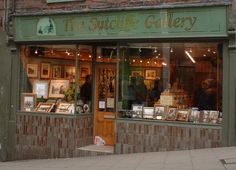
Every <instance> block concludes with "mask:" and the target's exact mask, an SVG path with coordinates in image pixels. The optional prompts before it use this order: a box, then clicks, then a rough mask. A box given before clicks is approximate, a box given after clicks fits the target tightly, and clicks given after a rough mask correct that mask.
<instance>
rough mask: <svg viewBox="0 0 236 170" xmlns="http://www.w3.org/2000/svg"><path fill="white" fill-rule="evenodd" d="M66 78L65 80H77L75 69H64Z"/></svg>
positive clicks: (66, 67)
mask: <svg viewBox="0 0 236 170" xmlns="http://www.w3.org/2000/svg"><path fill="white" fill-rule="evenodd" d="M64 78H65V79H75V67H74V66H65V67H64Z"/></svg>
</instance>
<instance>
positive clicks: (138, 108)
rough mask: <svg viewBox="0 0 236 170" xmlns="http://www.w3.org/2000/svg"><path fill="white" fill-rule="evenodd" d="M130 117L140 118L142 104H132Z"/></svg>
mask: <svg viewBox="0 0 236 170" xmlns="http://www.w3.org/2000/svg"><path fill="white" fill-rule="evenodd" d="M132 111H133V112H132V113H133V115H132V117H136V118H142V117H143V105H142V104H132Z"/></svg>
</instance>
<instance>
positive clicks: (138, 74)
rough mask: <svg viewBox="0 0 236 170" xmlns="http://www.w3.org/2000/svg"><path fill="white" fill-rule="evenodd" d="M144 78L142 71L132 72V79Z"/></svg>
mask: <svg viewBox="0 0 236 170" xmlns="http://www.w3.org/2000/svg"><path fill="white" fill-rule="evenodd" d="M138 76H143V72H142V71H141V70H133V71H131V77H138Z"/></svg>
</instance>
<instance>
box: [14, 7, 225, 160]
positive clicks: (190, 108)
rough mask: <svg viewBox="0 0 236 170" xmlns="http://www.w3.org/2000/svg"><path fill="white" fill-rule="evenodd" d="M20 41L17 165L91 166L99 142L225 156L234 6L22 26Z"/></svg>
mask: <svg viewBox="0 0 236 170" xmlns="http://www.w3.org/2000/svg"><path fill="white" fill-rule="evenodd" d="M98 14H99V15H98ZM15 33H16V35H15V36H16V39H15V42H16V43H17V44H18V46H19V58H20V62H19V66H18V70H19V71H18V73H19V74H18V78H19V84H17V86H18V85H19V86H18V88H19V93H18V94H19V96H17V97H18V98H19V99H20V100H19V101H20V102H19V109H18V111H17V113H16V142H15V143H16V159H27V158H55V157H73V156H83V155H86V154H84V153H82V152H80V151H78V150H77V149H76V148H79V147H81V146H86V145H90V144H93V140H94V137H95V136H100V137H102V139H103V140H104V141H105V143H106V145H111V146H114V152H115V153H135V152H147V151H166V150H180V149H195V148H207V147H219V146H222V142H223V140H224V139H223V134H222V133H223V131H222V119H223V113H224V111H223V110H224V108H223V109H222V106H223V104H222V103H224V101H222V86H223V66H222V65H223V58H224V57H227V56H224V54H225V52H224V51H225V50H227V49H226V48H225V46H226V43H227V36H228V35H227V6H217V7H201V8H200V7H195V8H176V9H149V10H147V9H146V10H144V9H143V10H127V11H110V12H96V13H95V12H94V13H93V12H91V13H80V14H63V15H59V14H55V15H35V16H15ZM84 84H85V85H84ZM22 155H23V156H22Z"/></svg>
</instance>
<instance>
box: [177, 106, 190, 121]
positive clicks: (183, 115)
mask: <svg viewBox="0 0 236 170" xmlns="http://www.w3.org/2000/svg"><path fill="white" fill-rule="evenodd" d="M189 113H190V110H189V109H178V111H177V120H178V121H185V122H187V121H188V117H189Z"/></svg>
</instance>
